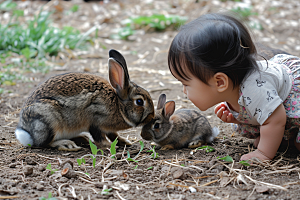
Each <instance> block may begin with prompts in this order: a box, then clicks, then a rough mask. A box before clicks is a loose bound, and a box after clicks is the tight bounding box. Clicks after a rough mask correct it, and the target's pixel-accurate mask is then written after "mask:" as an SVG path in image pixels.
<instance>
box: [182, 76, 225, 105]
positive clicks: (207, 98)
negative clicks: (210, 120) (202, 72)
mask: <svg viewBox="0 0 300 200" xmlns="http://www.w3.org/2000/svg"><path fill="white" fill-rule="evenodd" d="M190 77H191V79H190V80H188V81H186V80H183V79H178V80H179V81H180V82H181V83H182V85H183V92H184V93H185V94H186V95H187V97H188V98H189V100H190V101H191V102H192V103H193V104H194V105H195V106H197V107H198V108H199V109H200V110H201V111H205V110H207V109H208V108H210V107H212V106H214V105H216V104H217V103H219V99H218V94H219V93H218V92H217V88H216V85H215V84H214V81H213V78H211V79H210V80H209V81H208V85H207V84H205V83H203V82H202V81H200V80H199V79H198V78H197V77H195V76H193V75H190Z"/></svg>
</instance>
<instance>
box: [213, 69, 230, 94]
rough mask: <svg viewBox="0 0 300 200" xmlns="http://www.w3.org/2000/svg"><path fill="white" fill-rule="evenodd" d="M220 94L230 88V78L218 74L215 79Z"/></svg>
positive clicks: (220, 73)
mask: <svg viewBox="0 0 300 200" xmlns="http://www.w3.org/2000/svg"><path fill="white" fill-rule="evenodd" d="M213 79H214V82H215V84H216V88H217V90H218V92H224V91H225V90H227V89H228V87H229V78H228V76H227V75H226V74H224V73H222V72H218V73H216V74H215V75H214V77H213Z"/></svg>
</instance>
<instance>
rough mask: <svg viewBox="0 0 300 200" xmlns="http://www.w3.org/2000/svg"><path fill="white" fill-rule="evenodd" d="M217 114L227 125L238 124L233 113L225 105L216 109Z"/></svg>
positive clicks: (219, 105) (220, 105)
mask: <svg viewBox="0 0 300 200" xmlns="http://www.w3.org/2000/svg"><path fill="white" fill-rule="evenodd" d="M215 114H216V115H217V117H219V118H220V119H221V120H222V121H223V122H226V123H238V121H237V120H236V119H235V118H234V117H233V115H232V113H231V112H230V111H229V110H228V108H227V106H226V105H225V104H224V103H220V104H218V105H217V106H216V107H215Z"/></svg>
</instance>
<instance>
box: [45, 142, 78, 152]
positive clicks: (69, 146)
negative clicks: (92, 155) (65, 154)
mask: <svg viewBox="0 0 300 200" xmlns="http://www.w3.org/2000/svg"><path fill="white" fill-rule="evenodd" d="M50 146H51V147H55V148H57V149H58V150H60V151H79V150H80V149H81V147H79V146H77V145H76V144H75V142H73V141H71V140H57V141H55V142H53V143H51V144H50Z"/></svg>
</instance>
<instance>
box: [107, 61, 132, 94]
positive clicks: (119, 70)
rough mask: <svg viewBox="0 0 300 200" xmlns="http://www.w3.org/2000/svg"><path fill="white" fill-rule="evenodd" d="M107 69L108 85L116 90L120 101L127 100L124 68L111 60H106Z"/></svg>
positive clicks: (126, 82) (126, 80)
mask: <svg viewBox="0 0 300 200" xmlns="http://www.w3.org/2000/svg"><path fill="white" fill-rule="evenodd" d="M108 67H109V81H110V84H111V85H112V86H113V87H114V88H115V89H116V92H117V94H118V96H119V97H120V98H121V99H123V100H124V99H127V96H128V94H127V93H128V87H129V78H128V77H127V76H126V72H125V70H124V68H123V67H122V66H121V65H120V63H119V62H117V61H116V60H115V59H113V58H109V59H108Z"/></svg>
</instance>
